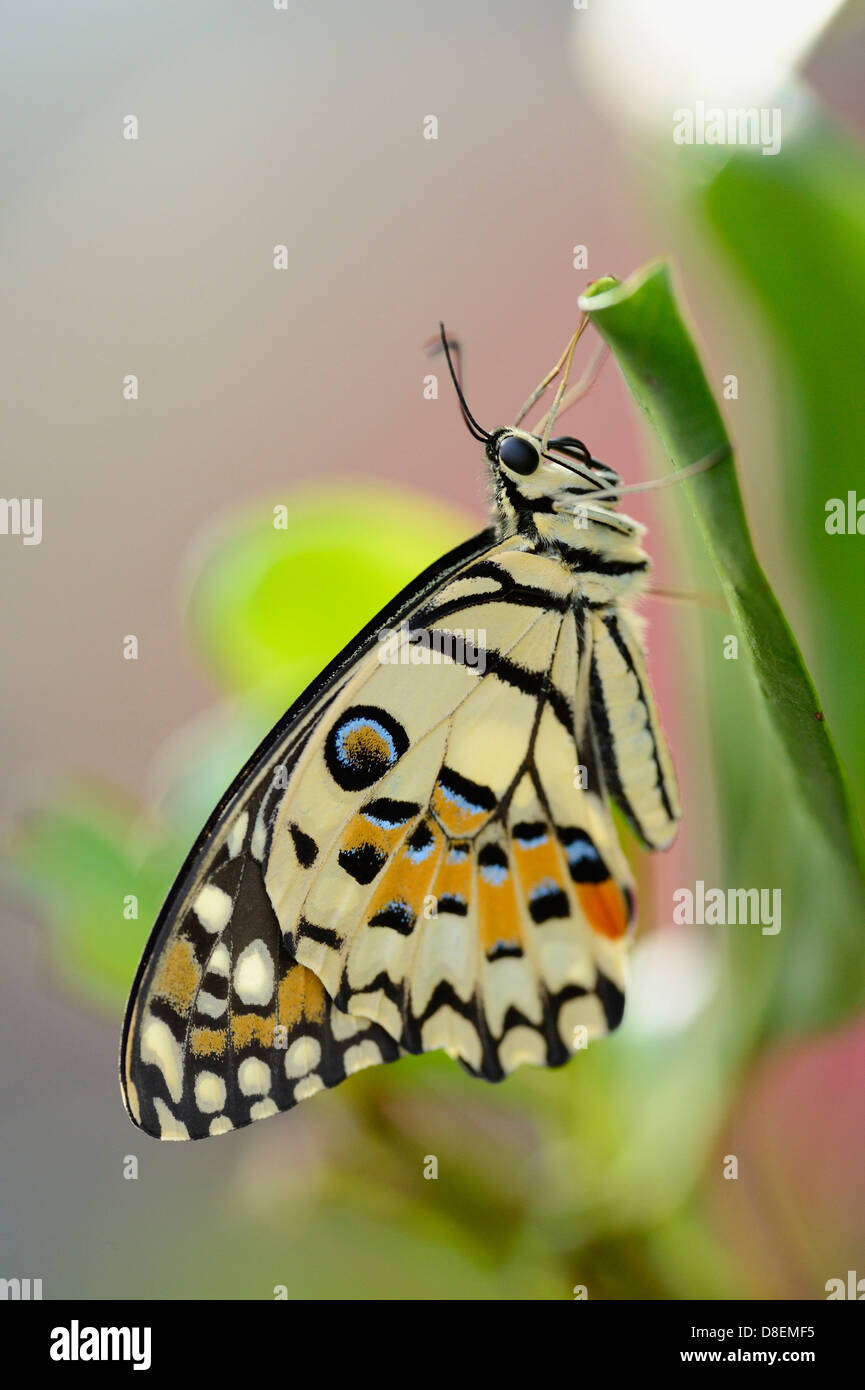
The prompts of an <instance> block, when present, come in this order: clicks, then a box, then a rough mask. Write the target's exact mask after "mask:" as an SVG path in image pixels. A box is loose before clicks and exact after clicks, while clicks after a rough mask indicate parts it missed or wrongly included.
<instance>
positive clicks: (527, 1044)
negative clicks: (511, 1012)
mask: <svg viewBox="0 0 865 1390" xmlns="http://www.w3.org/2000/svg"><path fill="white" fill-rule="evenodd" d="M546 1060H547V1049H546V1046H545V1044H544V1040H543V1038H542V1037H541V1035H540V1033H536V1032H535V1030H534V1028H526V1026H525V1025H524V1024H520V1025H518V1026H517V1027H516V1028H509V1029H508V1031H507V1033H505V1036H504V1037H503V1038H502V1040H501V1042H500V1043H499V1061H500V1062H501V1064H502V1070H503V1071H506V1072H512V1071H513V1070H514V1068H515V1067H519V1066H522V1065H523V1064H524V1063H529V1064H530V1065H532V1066H535V1067H543V1066H545V1065H546Z"/></svg>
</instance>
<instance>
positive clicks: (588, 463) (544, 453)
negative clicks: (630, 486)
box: [484, 427, 622, 510]
mask: <svg viewBox="0 0 865 1390" xmlns="http://www.w3.org/2000/svg"><path fill="white" fill-rule="evenodd" d="M484 452H485V454H486V458H487V462H488V463H489V465H490V468H491V470H492V474H493V481H494V483H501V484H502V485H503V486H504V489H505V491H506V492H507V493H508V494H509V495H510V496H511V497H512V498H515V499H516V498H518V499H519V500H521V501H522V502H523V503H524V505H526V506H527V507H531V504H532V503H533V502H538V503H540V504H541V505H542V506H543V507H544V510H549V509H550V507H549V505H548V504H547V503H546V499H549V501H550V502H551V503H552V504H553V505H554V506H555V507H556V510H559V509H564V508H565V507H566V506H567V505H568V503H573V501H574V499H579V498H585V499H588V498H589V497H590V496H591V494H592V493H593V492H604V493H608V492H609V490H610V489H611V488H616V487H618V486H619V485H620V484H621V481H622V480H621V478H620V477H619V475H618V473H616V472H615V471H614V470H613V469H612V468H610V467H609V466H608V465H607V464H606V463H601V461H600V459H596V458H593V457H592V455H591V454H590V453H589V450H588V449H587V448H586V446H585V444H584V443H583V442H582V440H580V439H574V438H573V437H572V436H571V435H562V436H560V437H559V438H556V439H549V440H547V442H546V447H544V443H543V440H542V438H541V436H540V435H537V434H531V433H529V432H528V431H527V430H520V429H516V428H511V427H508V428H505V429H498V430H493V432H492V433H491V434H489V435H487V438H486V441H485V444H484ZM614 500H615V499H613V498H607V499H605V505H607V506H610V505H611V504H614Z"/></svg>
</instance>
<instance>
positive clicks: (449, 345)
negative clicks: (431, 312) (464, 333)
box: [427, 323, 490, 444]
mask: <svg viewBox="0 0 865 1390" xmlns="http://www.w3.org/2000/svg"><path fill="white" fill-rule="evenodd" d="M442 351H443V352H444V355H445V359H446V361H447V364H448V371H449V372H450V374H451V381H452V382H453V384H454V390H455V391H456V393H457V400H458V401H459V403H460V410H461V411H462V414H463V419H464V420H465V423H466V428H467V429H468V431H469V434H471V435H473V436H474V438H475V439H477V440H480V442H481V443H482V444H483V443H486V441H487V440H488V439H489V437H490V434H489V430H485V429H484V428H483V426H482V425H479V424H478V422H477V420H476V419H475V417H474V415H472V413H471V411H470V410H469V407H468V402H467V401H466V398H465V396H464V395H463V388H462V349H461V347H460V344H459V342H458V341H457V339H456V338H451V339H449V338H448V336H447V334H446V333H445V326H444V324H443V323H440V324H439V337H438V338H434V339H433V340H432V342H430V343H428V344H427V352H429V353H430V354H431V355H432V354H433V353H436V352H442ZM451 352H453V353H454V355H455V356H456V359H457V366H456V367H455V366H454V360H453V357H452V356H451Z"/></svg>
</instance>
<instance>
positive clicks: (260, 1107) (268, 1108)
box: [249, 1100, 278, 1120]
mask: <svg viewBox="0 0 865 1390" xmlns="http://www.w3.org/2000/svg"><path fill="white" fill-rule="evenodd" d="M276 1114H278V1110H277V1106H276V1102H275V1101H272V1100H257V1101H256V1102H255V1104H254V1105H251V1106H250V1107H249V1118H250V1119H251V1120H266V1119H267V1118H268V1116H270V1115H276Z"/></svg>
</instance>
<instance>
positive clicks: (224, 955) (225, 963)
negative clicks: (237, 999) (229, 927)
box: [207, 941, 231, 979]
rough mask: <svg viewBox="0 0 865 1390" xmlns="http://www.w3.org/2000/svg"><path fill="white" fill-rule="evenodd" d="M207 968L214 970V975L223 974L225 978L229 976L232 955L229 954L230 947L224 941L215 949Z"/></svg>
mask: <svg viewBox="0 0 865 1390" xmlns="http://www.w3.org/2000/svg"><path fill="white" fill-rule="evenodd" d="M207 968H208V970H212V971H213V973H214V975H222V976H223V977H224V978H226V979H227V978H228V972H229V971H230V969H231V956H230V955H229V954H228V947H227V946H226V944H225V942H224V941H220V943H219V945H218V946H217V947H216V949H215V950H214V952H213V954H212V955H211V957H210V960H209V961H208V962H207Z"/></svg>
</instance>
